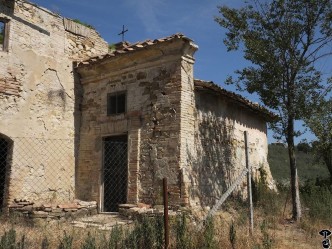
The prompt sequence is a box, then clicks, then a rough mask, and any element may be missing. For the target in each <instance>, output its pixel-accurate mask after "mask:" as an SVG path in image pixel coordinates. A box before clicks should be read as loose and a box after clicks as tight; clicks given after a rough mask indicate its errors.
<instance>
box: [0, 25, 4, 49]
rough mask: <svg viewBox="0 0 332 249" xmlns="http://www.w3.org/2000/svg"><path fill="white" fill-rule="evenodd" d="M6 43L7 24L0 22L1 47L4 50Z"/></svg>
mask: <svg viewBox="0 0 332 249" xmlns="http://www.w3.org/2000/svg"><path fill="white" fill-rule="evenodd" d="M4 42H5V23H4V22H2V21H0V47H1V50H3V45H4Z"/></svg>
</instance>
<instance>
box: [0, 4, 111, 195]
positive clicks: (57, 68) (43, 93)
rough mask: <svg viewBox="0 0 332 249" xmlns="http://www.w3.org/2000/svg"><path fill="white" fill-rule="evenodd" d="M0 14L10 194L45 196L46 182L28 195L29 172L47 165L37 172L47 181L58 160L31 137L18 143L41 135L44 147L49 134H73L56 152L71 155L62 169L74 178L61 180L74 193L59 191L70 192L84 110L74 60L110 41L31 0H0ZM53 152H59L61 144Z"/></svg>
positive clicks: (1, 128) (0, 80)
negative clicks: (76, 29)
mask: <svg viewBox="0 0 332 249" xmlns="http://www.w3.org/2000/svg"><path fill="white" fill-rule="evenodd" d="M9 2H10V3H11V4H8V3H9ZM0 18H3V19H6V20H8V23H9V43H8V44H9V46H8V51H0V64H1V67H0V132H1V133H2V134H4V135H6V136H8V137H10V138H12V140H13V145H14V147H13V152H12V155H11V158H12V162H11V163H10V164H11V175H10V190H9V193H7V199H8V200H9V201H10V200H12V199H13V198H22V199H32V198H34V200H36V199H38V196H40V198H43V199H45V198H47V196H48V194H47V191H48V189H47V188H46V187H45V188H46V189H40V190H36V193H35V194H34V195H33V196H30V195H31V191H30V190H31V189H29V188H27V187H24V186H27V184H28V182H29V179H28V178H29V177H30V178H31V174H30V173H29V172H31V171H33V172H38V171H39V172H40V170H39V169H40V168H41V167H43V172H48V174H47V173H40V174H38V177H39V179H40V180H41V181H44V182H48V179H49V178H48V177H56V174H58V173H59V172H54V174H55V175H54V174H53V175H52V174H51V172H52V170H54V169H52V167H53V166H54V165H56V162H54V163H53V164H52V163H45V162H43V160H44V159H43V158H42V155H41V154H42V153H41V152H40V151H38V152H37V153H38V154H36V152H35V154H33V155H32V154H31V153H33V152H32V151H33V149H32V147H33V146H32V145H31V144H30V143H29V142H27V143H25V144H19V143H20V141H21V140H19V139H17V138H18V137H29V138H31V140H30V141H34V140H33V139H34V138H41V139H43V140H44V141H43V143H45V149H46V148H51V147H52V144H54V143H53V142H52V141H51V139H52V140H54V139H66V140H72V143H71V145H70V146H69V147H68V148H67V147H66V148H67V149H66V150H65V151H64V152H63V154H62V155H58V157H59V160H60V159H63V158H67V159H68V165H67V167H64V170H65V172H62V173H63V174H69V175H70V176H71V181H70V182H65V183H64V184H63V188H64V189H66V191H62V193H64V192H71V194H68V193H67V194H66V196H63V195H64V194H61V195H62V196H59V198H60V199H61V198H69V195H70V197H71V198H72V197H73V190H74V170H75V166H74V161H75V160H74V147H75V143H74V138H75V135H76V133H77V131H78V130H77V128H79V125H78V124H77V123H78V122H79V116H80V113H79V111H78V108H77V107H78V104H79V101H80V97H79V93H80V88H79V83H78V82H76V81H75V75H74V71H73V61H74V60H82V59H86V58H88V56H90V55H98V54H102V53H107V51H108V47H107V43H106V42H105V41H104V40H103V39H102V38H100V36H99V35H98V34H97V33H96V32H95V31H94V30H90V31H89V36H88V37H82V36H80V35H77V34H74V33H72V32H69V31H67V30H65V28H64V19H63V18H62V17H60V16H58V15H56V14H54V13H52V12H50V11H48V10H46V9H43V8H40V7H38V6H35V5H33V4H30V3H28V2H23V1H5V0H1V1H0ZM84 44H89V45H84ZM19 149H20V150H21V151H18V150H19ZM62 149H63V148H62ZM51 151H52V149H51ZM62 151H63V150H62ZM53 152H54V153H57V148H53ZM22 153H25V156H26V155H28V156H29V157H31V158H34V162H36V161H37V162H39V163H37V164H35V163H34V164H32V165H30V163H29V162H27V161H24V160H23V159H22V158H20V155H22ZM29 153H30V154H29ZM44 164H45V165H44ZM8 170H9V169H8ZM8 170H7V171H8ZM35 180H36V179H35ZM28 185H29V184H28ZM67 190H68V191H67ZM39 192H40V193H43V194H40V195H39V194H38V193H39ZM49 195H52V196H53V197H54V191H49Z"/></svg>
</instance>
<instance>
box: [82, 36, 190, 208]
mask: <svg viewBox="0 0 332 249" xmlns="http://www.w3.org/2000/svg"><path fill="white" fill-rule="evenodd" d="M184 46H188V47H191V46H192V45H190V43H189V42H187V41H184V40H177V41H176V42H174V43H166V44H161V45H160V46H159V47H155V48H154V49H151V50H150V51H147V52H145V51H139V52H137V53H133V54H131V55H128V58H126V59H125V61H124V62H123V64H120V62H119V61H121V60H124V59H122V58H114V60H109V62H108V63H105V65H104V67H103V68H100V69H99V68H98V67H91V68H87V67H83V68H79V69H78V71H79V72H80V74H81V75H82V83H83V102H82V126H81V147H80V160H79V167H78V179H77V182H78V188H77V191H78V196H79V198H82V199H92V200H98V199H99V196H100V192H99V191H100V190H99V186H100V177H101V168H100V167H101V165H102V163H101V160H102V156H103V155H102V147H101V142H102V137H104V136H112V135H118V134H126V133H127V134H128V144H129V151H128V157H129V158H128V159H129V162H128V172H129V184H128V203H136V202H138V201H139V202H144V203H149V204H161V203H162V179H163V178H164V177H168V181H169V192H170V201H171V202H172V203H178V204H180V203H182V200H181V197H180V194H181V177H180V172H181V171H180V163H179V162H180V161H181V153H180V141H181V118H182V113H183V112H184V110H182V108H185V107H182V106H181V104H180V103H181V98H182V95H183V91H184V90H185V89H186V88H187V87H186V86H184V85H186V84H187V83H188V82H186V81H184V80H183V79H185V78H187V77H189V78H190V77H191V79H189V80H190V82H191V89H193V78H192V63H191V64H188V65H187V67H188V70H189V72H191V74H189V75H188V74H187V73H186V72H184V71H183V70H182V68H181V65H182V63H183V62H182V61H183V58H182V53H183V52H182V47H184ZM192 50H193V51H192V52H194V51H195V47H193V49H192ZM161 51H162V52H161ZM175 51H176V52H175ZM187 56H188V57H189V56H192V54H187ZM118 60H119V61H118ZM132 62H135V64H131V63H132ZM136 64H137V65H139V66H136ZM119 65H120V66H119ZM104 68H105V69H106V70H105V71H107V74H106V73H105V72H102V71H99V70H104ZM115 68H116V70H115ZM104 73H105V74H104ZM97 75H102V77H101V78H98V76H97ZM119 91H126V93H127V113H126V114H120V115H117V116H107V113H106V103H107V101H106V97H107V94H108V93H113V92H119ZM191 95H192V91H191ZM87 179H89V181H88V182H89V183H88V184H87Z"/></svg>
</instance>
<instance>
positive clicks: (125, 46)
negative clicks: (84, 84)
mask: <svg viewBox="0 0 332 249" xmlns="http://www.w3.org/2000/svg"><path fill="white" fill-rule="evenodd" d="M175 39H183V40H186V41H192V40H191V39H189V38H188V37H186V36H185V35H183V34H181V33H177V34H174V35H171V36H168V37H164V38H160V39H155V40H145V41H142V42H136V43H134V44H130V43H128V42H124V43H122V46H121V48H120V49H116V50H114V51H112V52H110V53H107V54H105V55H100V56H96V57H92V58H90V59H88V60H86V61H82V62H78V63H77V66H82V65H91V64H95V63H99V62H101V61H103V60H106V59H107V58H110V57H114V56H119V55H121V54H127V53H130V52H133V51H137V50H140V49H144V48H146V47H149V46H153V45H155V44H159V43H163V42H168V41H171V40H175Z"/></svg>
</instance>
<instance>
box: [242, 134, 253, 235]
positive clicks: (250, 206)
mask: <svg viewBox="0 0 332 249" xmlns="http://www.w3.org/2000/svg"><path fill="white" fill-rule="evenodd" d="M244 143H245V151H246V167H247V169H248V174H247V183H248V184H247V189H248V202H249V219H250V220H249V221H250V226H249V233H250V235H252V232H253V230H254V208H253V205H252V189H251V167H250V164H249V147H248V132H247V131H245V132H244Z"/></svg>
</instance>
